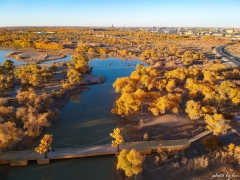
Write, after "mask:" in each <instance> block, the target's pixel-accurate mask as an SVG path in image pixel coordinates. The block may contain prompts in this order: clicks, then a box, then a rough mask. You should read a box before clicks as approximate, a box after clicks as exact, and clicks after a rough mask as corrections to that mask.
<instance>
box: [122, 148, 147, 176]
mask: <svg viewBox="0 0 240 180" xmlns="http://www.w3.org/2000/svg"><path fill="white" fill-rule="evenodd" d="M143 160H144V158H143V156H142V155H141V154H140V153H139V152H138V151H136V150H135V149H132V150H126V149H123V150H122V151H121V152H120V154H119V155H118V163H117V169H122V170H124V172H125V175H126V176H128V177H132V176H133V175H135V179H136V175H137V174H138V173H140V172H142V163H143Z"/></svg>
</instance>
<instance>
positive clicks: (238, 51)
mask: <svg viewBox="0 0 240 180" xmlns="http://www.w3.org/2000/svg"><path fill="white" fill-rule="evenodd" d="M226 50H227V51H228V52H230V53H231V54H234V55H237V56H240V43H236V44H233V45H230V46H227V48H226Z"/></svg>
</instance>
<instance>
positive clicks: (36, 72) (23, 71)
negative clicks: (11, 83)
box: [14, 64, 53, 86]
mask: <svg viewBox="0 0 240 180" xmlns="http://www.w3.org/2000/svg"><path fill="white" fill-rule="evenodd" d="M14 75H15V77H16V78H18V79H20V80H21V83H22V84H23V85H26V86H29V85H32V86H40V85H43V84H44V83H49V82H50V81H51V80H52V79H53V72H52V71H51V70H49V69H47V68H42V67H40V66H38V65H33V64H30V65H24V66H22V67H20V68H19V69H17V70H16V71H14Z"/></svg>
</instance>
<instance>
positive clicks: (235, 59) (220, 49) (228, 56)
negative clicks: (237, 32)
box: [215, 46, 240, 67]
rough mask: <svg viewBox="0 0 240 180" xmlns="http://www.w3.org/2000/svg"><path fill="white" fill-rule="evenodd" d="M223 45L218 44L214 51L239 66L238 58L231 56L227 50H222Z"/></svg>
mask: <svg viewBox="0 0 240 180" xmlns="http://www.w3.org/2000/svg"><path fill="white" fill-rule="evenodd" d="M224 47H225V46H219V47H216V48H215V51H216V53H217V54H218V55H219V56H221V57H222V58H225V59H227V60H228V61H229V62H232V63H233V64H235V65H237V66H238V67H240V60H239V59H238V58H235V57H233V56H232V55H230V54H229V53H227V52H224Z"/></svg>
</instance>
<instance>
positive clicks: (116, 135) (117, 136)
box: [110, 128, 124, 152]
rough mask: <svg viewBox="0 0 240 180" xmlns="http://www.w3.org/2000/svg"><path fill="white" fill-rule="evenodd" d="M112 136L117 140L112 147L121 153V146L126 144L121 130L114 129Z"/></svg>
mask: <svg viewBox="0 0 240 180" xmlns="http://www.w3.org/2000/svg"><path fill="white" fill-rule="evenodd" d="M110 136H111V137H112V138H114V139H115V140H114V141H112V146H113V147H116V148H117V151H118V152H119V145H120V144H122V143H123V142H124V141H123V137H122V134H121V130H120V129H119V128H116V129H114V130H113V133H110Z"/></svg>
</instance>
